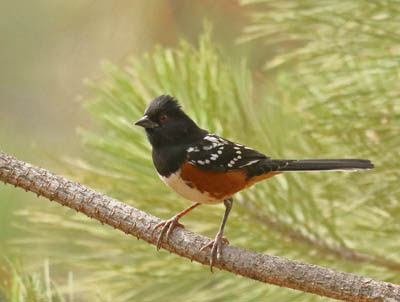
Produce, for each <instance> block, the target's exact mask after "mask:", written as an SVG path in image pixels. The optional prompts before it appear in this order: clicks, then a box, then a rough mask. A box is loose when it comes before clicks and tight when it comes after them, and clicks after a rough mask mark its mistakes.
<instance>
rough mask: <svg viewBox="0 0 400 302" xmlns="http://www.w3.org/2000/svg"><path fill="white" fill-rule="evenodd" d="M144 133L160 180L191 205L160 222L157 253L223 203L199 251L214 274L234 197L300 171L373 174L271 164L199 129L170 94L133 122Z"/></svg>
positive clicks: (354, 162)
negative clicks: (195, 216)
mask: <svg viewBox="0 0 400 302" xmlns="http://www.w3.org/2000/svg"><path fill="white" fill-rule="evenodd" d="M134 124H135V125H137V126H141V127H143V128H144V129H145V132H146V135H147V138H148V140H149V142H150V144H151V146H152V159H153V163H154V166H155V169H156V171H157V174H158V175H159V177H160V178H161V180H162V181H163V182H164V183H165V184H167V185H168V186H169V187H171V188H172V189H173V190H174V191H175V192H176V193H178V194H179V195H181V196H182V197H184V198H185V199H188V200H190V201H192V202H194V204H192V205H191V206H190V207H188V208H187V209H185V210H183V211H182V212H180V213H178V214H176V215H175V216H173V217H172V218H170V219H168V220H165V221H162V222H160V223H158V224H157V225H156V226H155V227H154V228H153V232H152V236H154V233H155V231H156V230H157V229H159V228H161V231H160V234H159V236H158V239H157V250H159V249H160V247H161V244H162V241H163V238H164V237H165V240H167V241H168V238H169V237H170V234H171V233H172V232H173V230H174V229H175V228H176V227H183V225H182V224H181V223H180V222H179V219H180V218H182V217H183V216H184V215H186V214H187V213H189V212H190V211H192V210H193V209H195V208H196V207H198V206H199V205H201V204H219V203H224V205H225V213H224V216H223V219H222V222H221V224H220V227H219V230H218V232H217V234H216V236H215V239H213V240H211V241H210V242H209V243H208V244H207V245H205V246H203V247H202V248H201V249H200V251H204V250H206V249H208V248H210V249H211V251H210V261H209V265H210V268H211V271H213V266H214V265H215V263H216V262H217V261H218V260H219V259H221V256H222V251H223V246H224V245H225V244H227V243H229V242H228V241H227V239H226V238H225V237H223V232H224V228H225V224H226V222H227V219H228V215H229V213H230V211H231V208H232V205H233V195H234V194H235V193H237V192H239V191H241V190H244V189H246V188H249V187H250V186H252V185H254V184H255V183H257V182H259V181H262V180H265V179H268V178H271V177H273V176H276V175H278V174H282V173H286V172H296V171H354V170H364V169H372V168H374V165H373V164H372V163H371V161H370V160H366V159H303V160H289V159H272V158H270V157H268V156H267V155H264V154H263V153H261V152H259V151H256V150H255V149H253V148H251V147H247V146H245V145H243V144H239V143H235V142H233V141H230V140H228V139H225V138H223V137H220V136H218V135H216V134H213V133H210V132H208V131H207V130H204V129H201V128H200V127H199V126H198V125H197V124H196V123H195V122H194V121H193V120H192V119H191V118H190V117H189V116H188V115H187V114H186V113H185V112H184V111H183V110H182V108H181V106H180V105H179V103H178V101H177V100H176V99H175V98H173V97H172V96H169V95H161V96H158V97H156V98H155V99H153V100H152V101H151V102H150V103H149V105H148V106H147V108H146V109H145V111H144V115H143V117H141V118H140V119H139V120H138V121H136V122H135V123H134Z"/></svg>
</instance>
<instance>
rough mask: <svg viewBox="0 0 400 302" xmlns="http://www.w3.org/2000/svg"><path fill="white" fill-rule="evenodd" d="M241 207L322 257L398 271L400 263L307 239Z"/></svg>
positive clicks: (316, 239) (250, 206)
mask: <svg viewBox="0 0 400 302" xmlns="http://www.w3.org/2000/svg"><path fill="white" fill-rule="evenodd" d="M242 205H243V206H245V207H246V209H247V210H249V212H250V215H251V216H252V218H254V219H256V220H258V221H259V222H260V223H263V224H265V225H266V226H268V228H270V229H274V230H276V231H277V232H279V233H281V234H282V235H283V236H285V237H287V238H288V239H289V240H291V241H296V242H299V243H302V244H306V245H308V246H310V247H312V248H315V249H316V250H318V251H319V252H320V253H321V254H323V255H325V256H326V255H334V256H336V257H339V258H341V259H347V260H349V261H353V262H361V263H362V262H364V263H372V264H375V265H379V266H384V267H386V268H389V269H391V270H400V263H398V262H395V261H392V260H389V259H385V258H384V257H382V256H381V257H378V256H375V255H370V254H367V253H362V252H358V251H356V250H353V249H351V248H349V247H347V246H333V245H331V244H329V243H327V242H326V241H324V240H323V239H321V238H312V237H308V236H306V235H304V234H301V233H299V232H297V231H295V230H292V229H291V228H290V227H289V226H287V225H286V224H285V223H282V222H281V221H279V220H274V219H272V218H270V217H267V216H265V215H263V214H262V213H260V211H258V210H257V208H256V207H255V206H254V205H253V204H251V203H250V202H247V201H246V202H243V203H242Z"/></svg>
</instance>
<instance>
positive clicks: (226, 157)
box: [186, 133, 268, 171]
mask: <svg viewBox="0 0 400 302" xmlns="http://www.w3.org/2000/svg"><path fill="white" fill-rule="evenodd" d="M186 152H187V159H188V161H189V162H190V163H191V164H192V165H195V166H196V167H198V168H201V169H204V170H211V171H229V170H236V169H241V168H244V167H247V166H251V165H253V164H255V163H257V162H259V161H260V160H265V159H268V157H267V156H265V155H264V154H262V153H260V152H258V151H256V150H254V149H251V148H249V147H245V146H243V145H241V144H238V143H234V142H231V141H228V140H226V139H223V138H222V137H219V136H217V135H214V134H210V133H209V134H207V135H206V136H205V137H204V138H203V139H202V140H201V141H200V142H198V143H196V144H193V145H191V146H189V147H188V148H187V150H186Z"/></svg>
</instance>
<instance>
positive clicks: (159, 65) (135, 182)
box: [0, 0, 400, 302]
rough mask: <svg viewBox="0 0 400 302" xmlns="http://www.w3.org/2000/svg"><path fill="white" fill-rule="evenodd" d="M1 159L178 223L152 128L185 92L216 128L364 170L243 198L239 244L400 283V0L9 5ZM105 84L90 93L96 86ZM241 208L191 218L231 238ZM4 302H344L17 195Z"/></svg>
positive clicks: (300, 180)
mask: <svg viewBox="0 0 400 302" xmlns="http://www.w3.org/2000/svg"><path fill="white" fill-rule="evenodd" d="M0 24H1V26H0V41H1V45H2V47H1V48H0V66H1V68H0V112H1V119H0V148H1V149H2V150H3V151H5V152H7V153H9V154H11V155H14V156H16V157H19V158H20V159H23V160H26V161H28V162H31V163H33V164H36V165H39V166H42V167H45V168H47V169H49V170H51V171H54V172H57V173H59V174H62V175H65V176H68V177H70V178H73V179H75V180H78V181H80V182H82V183H84V184H86V185H89V186H92V187H94V188H96V189H98V190H99V191H101V192H103V193H107V194H110V195H111V196H113V197H116V198H119V199H121V200H123V201H125V202H128V203H130V204H132V205H133V206H135V207H138V208H140V209H142V210H145V211H147V212H149V213H152V214H154V215H157V216H159V217H162V218H169V217H171V216H172V215H174V214H175V213H176V212H177V211H179V210H181V209H183V208H185V207H186V206H187V205H188V203H187V202H186V201H184V200H182V199H181V198H179V197H177V196H176V195H175V194H174V193H172V192H171V191H170V190H169V189H168V188H166V187H165V186H164V185H163V184H162V183H161V182H160V181H159V180H158V179H157V176H156V175H155V172H154V169H153V167H152V163H151V159H150V149H149V145H148V143H147V142H146V139H145V135H144V133H143V132H142V131H140V129H134V128H133V127H131V122H132V121H134V120H136V119H137V118H138V117H139V116H140V114H141V113H142V112H143V109H144V108H145V105H146V104H147V103H148V102H149V101H150V100H151V99H152V98H154V97H155V96H157V95H159V94H164V93H169V94H172V95H174V96H176V97H177V98H178V100H180V101H181V103H182V105H183V107H184V109H185V110H186V111H188V113H189V114H190V115H191V116H192V117H193V118H194V119H195V120H196V121H197V122H198V123H199V124H200V125H201V126H202V127H204V128H206V129H209V130H211V131H214V132H216V133H218V134H219V135H222V136H226V137H229V138H231V139H232V140H235V141H240V142H242V143H245V144H248V145H251V146H253V147H255V148H257V149H259V150H260V151H264V152H265V153H267V154H269V155H271V156H274V157H281V158H283V157H286V158H289V157H290V158H307V157H309V158H311V157H317V158H318V157H319V158H324V157H334V158H337V157H361V158H369V159H371V160H372V161H373V162H374V163H375V165H376V169H375V170H373V171H368V172H363V173H341V172H336V173H330V174H326V173H316V174H301V175H294V174H290V175H286V174H285V175H284V176H278V177H276V178H274V179H271V180H269V181H268V182H265V183H262V184H260V185H257V186H256V187H254V188H253V189H251V190H248V191H246V192H244V193H241V194H239V195H238V196H237V198H236V202H235V205H234V209H233V212H232V215H231V217H230V220H229V222H228V225H227V229H226V235H227V236H228V237H229V238H230V242H231V243H232V244H235V245H238V246H242V247H247V248H250V249H253V250H256V251H259V252H263V253H268V254H274V255H279V256H283V257H287V258H291V259H296V260H299V261H305V262H309V263H315V264H319V265H324V266H328V267H331V268H336V269H340V270H345V271H348V272H353V273H357V274H362V275H366V276H369V277H372V278H376V279H380V280H386V281H390V282H395V283H399V282H400V278H399V271H400V253H399V252H398V251H399V250H400V243H399V241H398V240H397V237H398V234H399V233H400V224H399V221H400V202H399V198H400V188H399V186H398V169H399V168H400V164H399V156H400V136H399V135H398V133H399V130H400V97H399V92H398V91H400V90H399V84H400V75H399V70H400V69H399V67H400V66H399V58H400V14H399V6H398V2H397V1H394V0H392V1H379V2H376V3H375V2H373V3H371V2H368V3H366V2H364V1H361V0H356V1H333V0H327V1H316V0H304V1H282V0H281V1H277V0H276V1H272V0H242V1H232V0H219V1H216V0H213V1H211V0H201V1H200V0H197V1H183V0H169V1H167V0H162V1H160V0H157V1H156V0H150V1H113V2H111V1H102V0H100V1H89V0H87V1H85V0H83V1H78V2H71V1H70V2H66V1H34V2H27V1H24V2H11V1H2V2H1V3H0ZM87 79H89V80H87ZM222 213H223V209H222V207H220V206H216V207H206V206H204V207H200V208H199V209H198V210H197V209H196V211H195V213H193V214H190V215H189V216H188V217H185V219H184V221H183V222H184V223H185V225H186V226H187V227H188V228H189V229H190V230H193V231H196V232H199V233H202V234H205V235H207V236H210V237H213V236H214V234H215V232H216V230H217V228H218V225H219V222H220V219H221V218H222ZM0 230H1V231H0V253H1V254H2V255H3V256H4V257H3V258H1V259H0V301H68V302H71V301H156V300H160V299H163V300H166V301H169V300H174V301H233V300H235V301H236V300H237V301H329V299H326V298H321V297H316V296H314V295H309V294H303V293H300V292H294V291H292V290H289V289H284V288H277V287H273V286H268V285H264V284H259V283H255V282H254V281H251V280H245V279H243V278H240V277H237V276H233V275H231V274H228V273H225V272H220V271H218V272H217V273H216V274H213V275H210V273H209V269H208V268H207V267H203V266H200V265H198V264H196V263H190V262H189V261H186V259H180V258H179V257H177V256H176V255H170V254H168V253H165V252H163V251H161V252H159V253H156V251H155V248H154V247H153V246H149V245H148V244H145V243H143V242H138V241H136V240H132V238H129V237H126V236H125V235H122V234H119V232H117V231H114V230H112V229H110V228H108V227H107V226H102V225H100V224H99V223H97V222H95V221H91V220H90V219H88V218H86V217H83V215H81V214H78V213H74V212H72V211H71V210H68V209H64V208H62V207H60V206H59V205H58V204H54V203H49V202H48V201H47V200H45V199H43V198H37V197H36V196H33V194H30V193H25V192H24V191H22V190H19V189H15V188H13V187H11V186H5V185H0Z"/></svg>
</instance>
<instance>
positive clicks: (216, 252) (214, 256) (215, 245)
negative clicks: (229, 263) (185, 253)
mask: <svg viewBox="0 0 400 302" xmlns="http://www.w3.org/2000/svg"><path fill="white" fill-rule="evenodd" d="M224 205H225V214H224V218H223V219H222V223H221V225H220V227H219V231H218V233H217V235H216V236H215V239H214V240H211V241H210V243H208V244H206V245H205V246H203V247H202V248H201V249H200V251H204V250H205V249H206V248H211V255H210V269H211V272H212V271H213V266H214V263H215V261H216V260H218V259H219V258H221V255H222V245H223V244H224V243H229V242H228V239H226V238H224V237H222V235H223V233H224V227H225V224H226V221H227V219H228V215H229V212H230V211H231V209H232V205H233V199H232V198H229V199H227V200H225V201H224Z"/></svg>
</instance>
